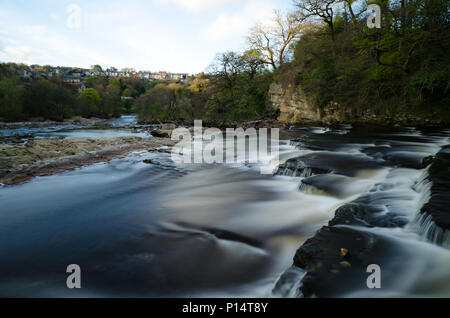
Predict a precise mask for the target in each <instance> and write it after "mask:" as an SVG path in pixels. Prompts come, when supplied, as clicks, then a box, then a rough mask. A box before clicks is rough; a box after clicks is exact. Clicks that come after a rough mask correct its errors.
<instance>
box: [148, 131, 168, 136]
mask: <svg viewBox="0 0 450 318" xmlns="http://www.w3.org/2000/svg"><path fill="white" fill-rule="evenodd" d="M151 134H152V136H153V137H158V138H170V131H164V130H152V131H151Z"/></svg>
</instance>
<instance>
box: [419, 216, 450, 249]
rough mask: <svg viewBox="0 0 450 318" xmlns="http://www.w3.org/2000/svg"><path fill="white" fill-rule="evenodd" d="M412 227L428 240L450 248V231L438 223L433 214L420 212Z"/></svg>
mask: <svg viewBox="0 0 450 318" xmlns="http://www.w3.org/2000/svg"><path fill="white" fill-rule="evenodd" d="M411 227H412V228H414V229H415V230H416V232H418V233H419V234H420V235H421V236H422V237H423V238H424V239H426V240H427V241H429V242H431V243H433V244H436V245H440V246H442V247H445V248H448V249H450V231H449V230H446V229H443V228H441V227H440V226H439V225H437V224H436V223H435V222H434V221H433V217H432V215H430V214H427V213H426V212H422V213H419V215H418V216H417V217H416V219H415V220H414V221H413V223H412V224H411Z"/></svg>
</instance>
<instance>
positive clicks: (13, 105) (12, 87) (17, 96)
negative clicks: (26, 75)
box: [0, 77, 24, 120]
mask: <svg viewBox="0 0 450 318" xmlns="http://www.w3.org/2000/svg"><path fill="white" fill-rule="evenodd" d="M23 93H24V88H23V86H21V85H17V83H16V80H15V79H14V78H13V77H11V78H3V79H1V80H0V117H3V118H5V119H7V120H18V119H21V118H22V117H23V113H22V97H23Z"/></svg>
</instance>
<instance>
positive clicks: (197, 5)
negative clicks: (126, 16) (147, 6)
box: [154, 0, 237, 11]
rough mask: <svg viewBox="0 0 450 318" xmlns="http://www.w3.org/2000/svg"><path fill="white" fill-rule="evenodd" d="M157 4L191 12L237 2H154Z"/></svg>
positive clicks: (184, 0)
mask: <svg viewBox="0 0 450 318" xmlns="http://www.w3.org/2000/svg"><path fill="white" fill-rule="evenodd" d="M154 1H155V2H156V3H157V4H175V5H177V6H179V7H182V8H184V9H187V10H190V11H198V10H202V9H208V8H212V7H219V6H222V5H224V4H229V3H231V2H237V0H154Z"/></svg>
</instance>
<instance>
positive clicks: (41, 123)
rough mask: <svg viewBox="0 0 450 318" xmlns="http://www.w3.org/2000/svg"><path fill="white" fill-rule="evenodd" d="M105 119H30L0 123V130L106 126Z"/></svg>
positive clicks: (77, 117)
mask: <svg viewBox="0 0 450 318" xmlns="http://www.w3.org/2000/svg"><path fill="white" fill-rule="evenodd" d="M107 123H108V120H107V119H101V118H84V117H80V116H76V117H73V118H69V119H65V120H64V121H52V120H45V119H43V118H35V119H30V120H28V121H21V122H4V121H0V129H14V128H19V127H30V128H34V127H49V126H61V125H80V126H98V125H100V126H101V125H107Z"/></svg>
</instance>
